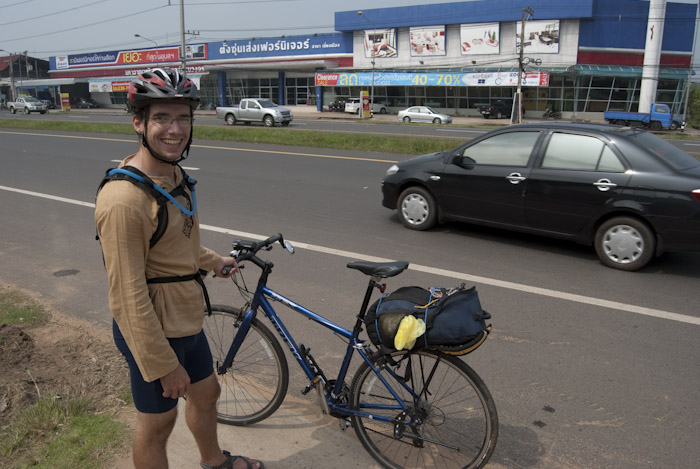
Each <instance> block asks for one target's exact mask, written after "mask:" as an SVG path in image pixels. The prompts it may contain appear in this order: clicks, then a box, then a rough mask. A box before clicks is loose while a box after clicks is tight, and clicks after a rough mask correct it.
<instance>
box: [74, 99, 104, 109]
mask: <svg viewBox="0 0 700 469" xmlns="http://www.w3.org/2000/svg"><path fill="white" fill-rule="evenodd" d="M75 107H76V108H78V109H95V108H98V107H100V105H99V104H97V102H95V100H93V99H90V98H80V99H79V100H78V102H77V103H76V104H75Z"/></svg>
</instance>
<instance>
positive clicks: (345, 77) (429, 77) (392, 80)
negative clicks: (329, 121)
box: [316, 72, 549, 86]
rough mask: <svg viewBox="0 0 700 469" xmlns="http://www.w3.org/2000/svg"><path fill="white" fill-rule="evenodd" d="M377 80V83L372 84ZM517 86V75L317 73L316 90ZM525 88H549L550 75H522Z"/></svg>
mask: <svg viewBox="0 0 700 469" xmlns="http://www.w3.org/2000/svg"><path fill="white" fill-rule="evenodd" d="M373 80H374V81H373ZM372 83H374V85H375V86H518V72H483V73H410V72H407V73H403V72H397V73H387V72H375V73H374V78H373V75H372V73H366V72H363V73H316V86H372ZM522 86H549V73H548V72H525V73H523V79H522Z"/></svg>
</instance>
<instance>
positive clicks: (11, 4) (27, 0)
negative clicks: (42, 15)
mask: <svg viewBox="0 0 700 469" xmlns="http://www.w3.org/2000/svg"><path fill="white" fill-rule="evenodd" d="M33 1H34V0H24V1H23V2H17V3H10V4H9V5H3V6H0V8H9V7H14V6H17V5H21V4H23V3H29V2H33Z"/></svg>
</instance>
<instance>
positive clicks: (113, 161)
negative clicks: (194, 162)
mask: <svg viewBox="0 0 700 469" xmlns="http://www.w3.org/2000/svg"><path fill="white" fill-rule="evenodd" d="M109 161H110V163H121V162H122V160H109ZM182 169H184V170H185V171H199V168H192V167H190V166H183V167H182Z"/></svg>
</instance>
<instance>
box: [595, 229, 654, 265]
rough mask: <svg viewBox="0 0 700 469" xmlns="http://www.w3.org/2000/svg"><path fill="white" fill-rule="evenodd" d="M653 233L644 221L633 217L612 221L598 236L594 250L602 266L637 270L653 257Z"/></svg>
mask: <svg viewBox="0 0 700 469" xmlns="http://www.w3.org/2000/svg"><path fill="white" fill-rule="evenodd" d="M655 244H656V240H655V239H654V233H653V232H652V231H651V229H650V228H649V227H648V226H647V225H646V224H645V223H643V222H641V221H639V220H637V219H635V218H630V217H618V218H612V219H610V220H608V221H606V222H605V223H603V224H602V225H601V226H600V228H598V231H597V232H596V236H595V250H596V253H597V254H598V257H599V258H600V260H601V261H602V262H603V264H605V265H607V266H608V267H612V268H613V269H619V270H627V271H632V270H638V269H641V268H642V267H644V266H645V265H647V263H649V261H650V260H651V258H652V256H653V255H654V250H655Z"/></svg>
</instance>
